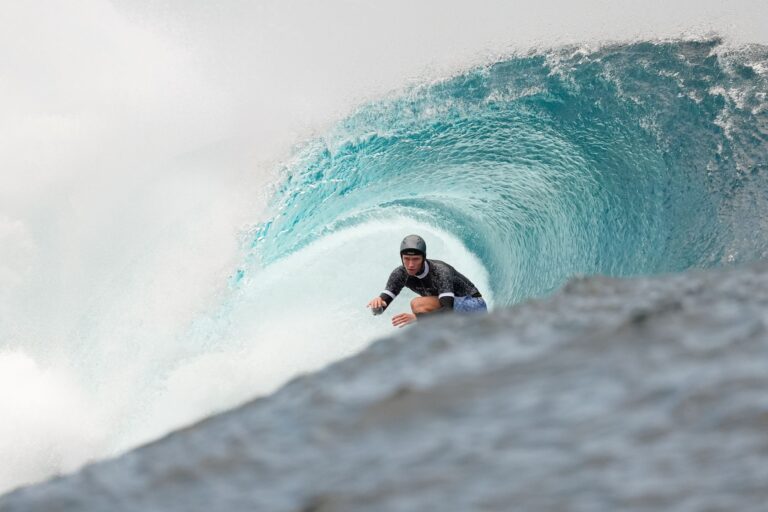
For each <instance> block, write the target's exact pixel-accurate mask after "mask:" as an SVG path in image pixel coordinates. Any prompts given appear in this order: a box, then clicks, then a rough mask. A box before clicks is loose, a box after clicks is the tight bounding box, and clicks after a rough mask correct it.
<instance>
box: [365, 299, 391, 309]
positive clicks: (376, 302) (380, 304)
mask: <svg viewBox="0 0 768 512" xmlns="http://www.w3.org/2000/svg"><path fill="white" fill-rule="evenodd" d="M366 307H368V308H372V309H375V308H385V307H387V303H386V302H384V299H382V298H381V297H374V298H373V299H371V302H369V303H368V305H367V306H366Z"/></svg>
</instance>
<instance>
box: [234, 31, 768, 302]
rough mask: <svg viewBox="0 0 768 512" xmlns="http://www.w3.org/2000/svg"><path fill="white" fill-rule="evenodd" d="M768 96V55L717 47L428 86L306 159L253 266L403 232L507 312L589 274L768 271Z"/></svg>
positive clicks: (630, 54) (658, 48)
mask: <svg viewBox="0 0 768 512" xmlns="http://www.w3.org/2000/svg"><path fill="white" fill-rule="evenodd" d="M767 92H768V49H767V48H765V47H761V46H753V47H742V48H729V47H727V46H726V45H724V44H723V43H722V42H721V41H720V40H718V39H711V40H703V41H702V40H700V41H669V42H638V43H633V44H619V45H613V46H605V47H602V48H599V49H594V50H587V49H581V48H576V47H569V48H558V49H552V50H546V51H545V50H541V51H535V52H532V53H530V54H526V55H517V56H513V57H510V58H507V59H504V60H501V61H498V62H495V63H492V64H489V65H484V66H481V67H478V68H476V69H471V70H469V71H467V72H465V73H463V74H459V75H457V76H454V77H452V78H449V79H445V80H441V81H437V82H434V83H428V84H422V85H419V86H416V87H413V88H411V89H409V90H407V91H402V92H400V93H399V94H395V95H392V96H391V97H388V98H385V99H382V100H379V101H375V102H372V103H369V104H366V105H364V106H362V107H360V108H359V109H358V110H357V111H356V112H354V113H353V114H351V115H350V116H349V117H347V118H346V119H344V120H342V121H341V122H339V123H338V124H337V125H336V126H334V127H333V128H332V129H331V130H329V132H328V133H326V134H324V135H323V136H322V137H318V138H317V139H315V140H312V141H309V142H307V143H306V144H305V145H303V146H301V147H300V148H299V149H297V151H296V154H295V157H294V158H293V159H292V160H291V163H290V165H286V166H285V168H284V169H283V181H282V182H281V183H280V184H279V186H277V187H276V188H275V191H274V196H273V198H272V206H271V218H270V219H269V220H268V221H267V222H265V223H263V224H261V225H259V226H258V228H257V229H256V230H255V232H254V234H253V237H252V238H251V240H250V242H249V246H250V249H249V250H250V251H251V258H252V259H255V260H258V261H259V264H260V265H265V264H266V265H269V264H271V263H274V262H276V261H278V260H279V259H281V258H283V257H284V256H285V255H287V254H291V253H294V252H296V251H298V250H300V249H302V248H304V247H305V246H307V245H308V244H310V243H311V242H314V241H316V240H318V239H321V238H323V237H326V236H328V235H329V234H331V233H334V232H337V231H339V230H341V229H344V228H347V227H350V226H354V225H361V224H364V223H366V222H367V221H369V220H371V219H377V220H382V219H386V218H388V217H395V216H397V217H407V218H411V219H414V220H417V221H419V222H421V223H426V224H428V225H431V226H435V227H436V228H438V229H441V230H444V231H446V232H449V233H451V234H453V235H455V236H456V237H457V238H458V239H459V240H461V241H462V242H463V244H464V245H465V246H466V248H467V249H468V250H469V251H471V252H472V253H474V254H475V255H476V256H477V257H478V258H479V259H480V261H481V262H482V264H483V266H484V267H485V269H486V270H487V272H488V274H489V276H490V283H491V286H492V288H493V290H492V291H493V294H494V297H495V300H496V303H497V304H510V303H514V302H517V301H520V300H522V299H524V298H526V297H531V296H538V295H542V294H545V293H547V292H550V291H552V290H553V289H555V288H556V287H558V286H559V285H561V284H562V283H563V282H564V281H565V280H566V279H567V278H568V277H570V276H572V275H575V274H608V275H615V276H628V275H638V274H656V273H662V272H670V271H681V270H684V269H688V268H692V267H710V266H715V265H722V264H730V263H734V262H741V261H750V260H754V259H758V258H765V257H766V256H768V221H766V219H768V99H766V93H767ZM403 234H407V233H403ZM384 270H385V271H384V274H386V272H387V271H388V270H389V269H384ZM248 271H249V268H248V265H244V268H243V269H240V270H239V275H240V276H242V275H247V273H248Z"/></svg>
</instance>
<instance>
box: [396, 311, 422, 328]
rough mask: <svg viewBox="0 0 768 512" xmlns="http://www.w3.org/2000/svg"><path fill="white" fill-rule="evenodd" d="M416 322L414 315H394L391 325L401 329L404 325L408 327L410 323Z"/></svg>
mask: <svg viewBox="0 0 768 512" xmlns="http://www.w3.org/2000/svg"><path fill="white" fill-rule="evenodd" d="M415 321H416V315H413V314H411V313H400V314H399V315H395V316H393V317H392V325H394V326H395V327H403V326H404V325H408V324H409V323H411V322H415Z"/></svg>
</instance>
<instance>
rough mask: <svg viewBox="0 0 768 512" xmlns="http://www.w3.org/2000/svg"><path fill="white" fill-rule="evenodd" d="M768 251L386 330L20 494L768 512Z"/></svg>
mask: <svg viewBox="0 0 768 512" xmlns="http://www.w3.org/2000/svg"><path fill="white" fill-rule="evenodd" d="M767 389H768V265H766V264H765V263H759V264H757V265H753V266H751V267H743V268H736V269H728V270H718V271H708V272H702V273H689V274H681V275H673V276H666V277H660V278H652V279H634V280H613V279H607V278H588V279H584V280H577V281H574V282H572V283H570V284H569V285H568V286H566V287H565V288H564V289H563V290H562V291H561V292H560V293H558V294H557V295H555V296H553V297H552V298H550V299H548V300H546V301H540V302H531V303H528V304H525V305H522V306H519V307H517V308H514V309H511V310H508V311H499V312H496V313H495V314H493V315H490V316H487V317H481V318H467V317H463V318H461V317H453V318H449V319H444V320H440V321H434V322H423V323H421V324H420V325H417V326H415V327H414V328H412V329H410V330H408V331H407V332H403V333H399V335H398V336H395V337H393V338H390V339H384V340H381V341H379V342H377V343H375V344H374V345H373V346H371V347H370V348H369V349H368V350H366V351H364V352H363V353H361V354H359V355H358V356H356V357H353V358H351V359H348V360H345V361H342V362H339V363H337V364H335V365H333V366H331V367H329V368H327V369H326V370H324V371H322V372H320V373H317V374H314V375H309V376H306V377H302V378H299V379H296V380H294V381H293V382H291V383H290V384H288V385H287V386H285V387H284V388H282V389H281V390H280V391H279V392H277V393H275V394H274V395H272V396H270V397H267V398H264V399H260V400H256V401H253V402H251V403H249V404H247V405H245V406H243V407H241V408H239V409H237V410H234V411H231V412H228V413H225V414H222V415H219V416H216V417H213V418H210V419H208V420H206V421H203V422H201V423H199V424H197V425H194V426H192V427H190V428H187V429H185V430H182V431H179V432H175V433H173V434H171V435H169V436H167V437H166V438H164V439H161V440H159V441H157V442H155V443H153V444H150V445H148V446H145V447H142V448H140V449H137V450H134V451H132V452H130V453H128V454H126V455H124V456H122V457H120V458H118V459H115V460H112V461H106V462H102V463H98V464H94V465H91V466H89V467H87V468H85V469H84V470H83V471H81V472H80V473H78V474H75V475H72V476H69V477H65V478H60V479H57V480H54V481H51V482H48V483H44V484H40V485H36V486H33V487H29V488H25V489H21V490H18V491H16V492H14V493H11V494H9V495H6V496H4V497H2V498H0V510H2V511H4V512H5V511H7V512H15V511H25V512H26V511H37V510H39V511H50V510H57V511H69V510H77V511H104V510H125V511H128V510H131V511H133V510H135V511H154V510H165V511H168V510H179V511H181V510H184V511H190V510H230V511H231V510H269V511H274V512H278V511H306V512H309V511H315V512H317V511H356V510H388V511H401V510H402V511H411V510H412V511H424V510H443V511H446V510H448V511H453V510H455V511H468V510H525V511H542V512H543V511H547V512H550V511H553V510H559V511H610V512H614V511H617V510H621V511H646V510H664V511H686V512H688V511H708V512H713V511H720V510H722V511H728V512H733V511H739V512H749V511H765V510H768V392H766V390H767Z"/></svg>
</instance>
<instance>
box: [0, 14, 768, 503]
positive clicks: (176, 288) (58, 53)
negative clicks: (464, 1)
mask: <svg viewBox="0 0 768 512" xmlns="http://www.w3.org/2000/svg"><path fill="white" fill-rule="evenodd" d="M342 4H343V5H342ZM747 4H748V5H747ZM697 5H698V4H697ZM689 7H690V6H689ZM496 8H497V9H500V10H499V12H502V11H504V9H506V8H501V7H499V6H496ZM527 8H528V9H534V8H533V7H531V6H528V7H527ZM153 9H154V10H153ZM249 9H250V10H249ZM368 9H369V10H368V11H366V10H365V8H363V7H361V6H351V5H348V3H345V2H338V3H335V4H334V5H333V6H332V7H330V8H327V9H320V10H318V9H313V8H309V7H306V6H305V8H298V7H297V6H293V7H291V8H282V7H278V6H277V5H276V4H272V3H265V4H263V6H259V7H252V8H249V7H247V6H245V5H244V4H242V5H241V4H240V3H237V2H232V3H228V4H226V5H224V6H222V7H220V8H219V9H218V10H217V9H214V8H210V7H205V6H203V5H202V4H200V5H198V4H196V3H194V2H192V3H183V4H182V3H177V2H173V1H168V2H162V3H160V4H157V5H156V6H154V7H153V8H151V9H150V8H148V7H147V5H144V4H143V3H142V2H101V1H97V0H93V1H91V0H87V1H83V2H79V3H76V4H74V5H68V4H64V3H60V2H52V3H51V5H50V6H48V9H43V8H42V7H23V6H20V5H18V6H14V7H13V9H12V10H11V11H10V12H9V15H11V16H9V18H8V19H12V20H15V22H14V23H9V24H8V26H6V27H5V28H6V29H7V30H4V31H3V35H2V36H0V37H2V38H3V39H2V40H3V41H4V47H7V48H15V47H16V46H17V45H16V44H15V42H17V41H18V40H21V39H22V38H25V39H24V40H27V39H29V34H30V32H29V30H32V32H31V33H32V34H33V35H34V34H36V33H37V32H35V30H37V31H40V34H38V35H39V36H40V37H39V38H37V39H35V38H31V39H29V41H31V42H30V43H29V44H27V46H25V48H24V51H19V52H13V54H12V55H10V56H9V58H8V59H7V62H8V63H9V64H10V66H9V68H8V69H9V71H8V73H6V74H5V79H4V80H0V99H1V100H2V106H3V109H4V112H5V113H6V114H7V115H6V120H7V121H6V123H5V124H3V125H2V126H0V128H1V129H2V133H3V134H4V140H5V141H6V142H5V144H4V145H3V146H2V150H3V153H2V155H3V156H2V160H3V168H4V169H10V170H11V171H10V172H5V171H4V172H2V173H0V200H1V201H2V203H0V411H1V412H2V418H3V421H2V422H0V459H2V460H3V462H4V463H3V464H2V465H0V491H3V490H7V489H10V488H12V487H14V486H17V485H21V484H25V483H29V482H34V481H37V480H40V479H42V478H45V477H47V476H50V475H53V474H56V473H59V472H67V471H71V470H74V469H76V468H77V467H79V466H81V465H82V464H83V463H85V462H87V461H89V460H92V459H99V458H103V457H108V456H111V455H115V454H118V453H121V452H123V451H125V450H127V449H129V448H132V447H134V446H136V445H138V444H141V443H143V442H146V441H148V440H151V439H155V438H157V437H158V436H161V435H163V434H164V433H166V432H168V431H170V430H172V429H174V428H178V427H180V426H182V425H185V424H187V423H189V422H191V421H194V420H196V419H200V418H202V417H205V416H208V415H210V414H213V413H215V412H218V411H221V410H224V409H226V408H229V407H232V406H234V405H237V404H239V403H241V402H243V401H245V400H247V399H249V398H252V397H253V396H256V395H260V394H266V393H269V392H270V391H272V390H274V389H275V388H276V387H278V386H279V385H280V384H282V383H283V382H285V381H286V380H288V379H290V378H291V377H293V376H295V375H297V374H300V373H303V372H307V371H311V370H314V369H317V368H320V367H322V366H324V365H326V364H327V363H329V362H331V361H335V360H337V359H339V358H342V357H345V356H347V355H350V354H353V353H355V352H357V351H359V350H360V349H362V348H364V347H365V346H367V345H368V344H369V343H370V342H371V341H373V340H374V339H376V338H378V337H381V336H383V335H385V334H390V333H391V332H392V331H391V327H390V326H389V325H388V316H391V314H392V312H399V311H400V310H402V309H403V308H406V307H407V301H406V300H404V299H403V298H401V299H400V300H399V301H398V308H401V309H394V310H393V311H392V312H389V313H388V315H383V316H382V317H377V318H376V319H372V318H371V316H370V314H369V313H368V312H367V311H366V310H365V308H364V305H365V303H366V302H367V301H368V300H369V299H370V298H371V297H372V296H373V295H376V294H377V293H378V292H379V291H380V289H381V287H382V286H383V285H384V283H385V281H386V277H387V274H388V272H389V271H390V270H391V269H392V268H393V267H394V266H395V265H397V264H398V260H397V253H396V247H397V245H398V243H399V240H400V239H401V238H402V236H403V235H404V234H407V233H410V232H418V233H420V234H422V235H423V236H424V237H425V238H426V239H427V241H428V244H429V251H430V255H431V256H433V257H436V258H440V259H444V260H447V261H449V262H450V263H452V264H454V265H455V266H456V267H457V268H459V269H460V270H461V271H462V272H463V273H464V274H466V275H468V276H469V277H470V278H471V279H472V280H473V281H474V282H475V283H476V284H477V285H478V286H479V287H480V289H481V291H482V292H483V294H484V295H485V296H486V297H487V298H488V300H489V302H490V304H491V306H492V308H501V307H504V306H508V305H511V304H516V303H519V302H521V301H524V300H525V299H527V298H531V297H540V296H543V295H547V294H549V293H551V292H553V291H554V290H556V289H557V288H558V287H559V286H560V285H562V284H563V283H564V282H565V281H566V280H567V279H568V278H569V277H571V276H574V275H581V274H595V273H600V274H608V275H612V276H633V275H648V274H656V273H660V272H668V271H684V270H687V269H690V268H699V267H712V266H720V265H729V264H733V263H740V262H748V261H753V260H757V259H762V258H765V256H766V251H768V225H766V222H768V221H766V220H765V219H766V218H768V217H767V216H766V209H767V208H768V99H767V98H766V94H767V93H768V50H767V49H766V47H765V46H764V44H765V41H759V37H757V36H756V35H760V32H759V30H752V31H750V30H747V28H749V27H752V26H753V25H754V20H756V19H757V20H759V19H764V18H761V16H760V14H761V13H762V12H763V11H765V6H763V5H761V4H760V3H759V2H758V3H755V4H754V5H753V3H750V2H745V5H743V6H741V7H740V8H736V7H734V8H733V10H732V11H731V12H726V13H720V12H719V11H717V12H718V14H717V16H714V15H713V12H715V11H716V9H715V8H714V7H712V6H710V5H709V4H706V5H704V4H702V6H701V7H700V9H699V10H698V11H696V13H692V12H691V11H690V10H688V11H685V9H683V10H682V11H680V12H677V11H675V12H674V13H672V14H671V15H670V20H675V19H677V20H688V21H691V20H698V21H696V23H694V22H693V21H691V23H692V25H687V26H688V27H693V28H692V29H691V30H693V31H694V32H695V34H694V35H690V36H685V37H681V36H680V32H681V30H679V28H680V27H679V26H678V25H674V24H672V25H669V24H667V22H666V21H664V19H663V18H664V14H665V11H664V10H663V9H660V8H659V9H656V10H654V9H651V10H650V12H651V14H649V16H648V17H647V18H642V17H641V19H643V20H644V23H646V24H647V27H646V29H643V30H642V31H640V32H637V33H632V36H631V37H626V38H623V35H624V34H625V33H626V29H627V28H628V27H631V26H632V25H631V23H630V22H628V21H626V20H625V21H622V22H618V21H617V20H619V18H620V17H619V15H618V14H616V13H610V12H608V13H607V14H605V16H604V17H603V18H601V20H602V21H601V23H602V25H601V27H602V29H604V30H603V32H602V33H600V32H599V31H598V32H594V31H590V30H591V29H590V30H587V28H586V27H588V26H589V25H588V24H587V23H586V22H585V17H586V19H592V18H589V17H587V16H586V14H583V13H571V12H570V11H568V9H565V10H563V11H562V13H561V14H560V18H561V19H559V21H557V22H554V21H551V22H550V23H543V24H542V25H541V26H543V27H545V29H542V31H541V32H539V33H537V32H535V31H532V29H528V30H524V29H523V28H522V26H521V25H520V23H522V22H521V21H504V17H503V16H497V15H494V10H493V9H490V8H489V9H488V10H487V11H483V12H482V13H475V14H477V16H481V17H482V19H484V20H485V21H486V24H485V25H483V26H484V27H486V29H485V30H484V31H471V30H459V29H460V28H461V27H462V23H461V16H465V15H468V14H470V11H472V12H474V11H473V10H472V9H469V8H468V7H466V6H463V7H461V8H457V10H456V11H455V12H454V13H453V14H451V15H447V14H446V15H445V19H441V20H439V21H440V23H436V24H432V22H433V21H435V20H434V13H433V12H431V11H430V10H429V9H427V8H426V7H425V8H424V9H419V10H418V11H417V12H414V13H413V16H412V17H409V18H408V19H407V20H403V19H402V16H399V15H397V10H396V9H394V10H391V11H390V10H386V12H378V10H379V9H380V8H373V7H370V8H368ZM675 9H677V8H675ZM713 9H714V10H713ZM166 10H167V12H166ZM316 11H317V12H316ZM609 11H610V9H609ZM504 12H506V11H504ZM531 12H533V11H531ZM606 12H607V11H606ZM169 13H170V14H169ZM550 14H551V13H550ZM635 14H637V13H635ZM694 14H695V15H694ZM566 17H568V18H569V20H570V19H572V20H573V23H575V24H577V25H578V27H581V28H578V27H577V28H578V29H577V28H574V27H573V26H571V25H569V24H568V23H567V21H568V20H565V18H566ZM372 18H377V19H379V24H378V25H376V24H373V25H370V26H368V25H367V24H358V25H354V24H350V23H349V21H350V20H354V19H366V20H370V19H372ZM555 18H557V16H554V18H552V19H555ZM636 19H637V18H636ZM707 19H716V20H720V21H718V22H717V23H714V22H713V24H714V27H715V28H721V27H726V26H728V23H730V22H733V23H736V26H737V27H741V28H744V30H743V31H739V30H736V31H735V32H734V33H729V32H728V30H727V29H726V30H725V32H726V35H725V36H723V37H724V39H722V40H721V39H720V37H719V36H701V35H697V34H699V33H700V32H705V31H706V30H703V29H708V28H711V27H712V25H709V24H707V23H706V22H705V21H702V20H707ZM316 20H323V21H325V22H326V23H327V25H324V24H323V23H316ZM723 20H725V21H723ZM734 20H736V21H734ZM743 20H748V21H749V20H752V22H753V25H750V24H749V22H748V21H743ZM592 21H593V22H594V19H592ZM428 22H429V23H428ZM551 23H554V24H551ZM670 23H671V22H670ZM252 24H253V25H252ZM757 25H759V23H758V24H757ZM757 25H755V26H757ZM435 26H437V27H441V26H442V27H446V28H445V30H444V31H440V30H438V29H435V28H434V27H435ZM30 27H35V28H34V30H33V29H32V28H30ZM327 27H336V28H337V29H339V31H338V32H337V33H338V34H342V35H343V36H344V37H341V36H339V38H338V40H335V39H333V38H331V39H327V38H325V35H326V34H327V32H328V30H327ZM347 27H352V28H347ZM393 27H397V28H396V29H395V28H393ZM510 27H512V28H510ZM513 28H514V30H513ZM753 28H754V27H753ZM699 29H702V30H699ZM344 30H347V31H346V32H345V31H344ZM391 30H400V31H402V34H401V35H402V37H399V38H397V41H393V42H392V43H391V46H390V45H382V44H380V43H379V42H377V40H376V39H375V37H384V36H385V35H387V34H389V33H391ZM331 32H333V31H331ZM565 33H568V34H569V35H568V36H565V35H563V34H565ZM670 33H671V34H673V36H672V37H665V36H664V34H670ZM553 34H557V35H556V36H554V35H553ZM596 34H597V35H596ZM374 36H375V37H374ZM302 37H304V38H305V39H306V41H307V42H306V44H298V43H296V41H299V40H301V41H304V39H302ZM603 37H610V38H613V39H616V40H620V41H621V40H624V41H627V42H612V43H606V42H604V41H603V40H602V38H603ZM622 38H623V39H622ZM756 40H758V42H760V43H763V44H753V43H754V42H755V41H756ZM311 41H314V42H315V44H314V45H313V46H314V47H316V50H313V49H312V48H310V45H309V42H311ZM327 41H332V43H329V42H327ZM350 42H354V44H351V43H350ZM5 43H7V44H5ZM383 46H388V50H389V51H390V52H391V53H392V54H393V55H394V56H396V57H397V58H393V59H391V60H389V59H387V58H386V56H387V52H382V50H381V48H382V47H383ZM379 52H380V53H379ZM275 55H281V56H282V57H281V58H279V59H278V58H275ZM406 296H407V294H406Z"/></svg>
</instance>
